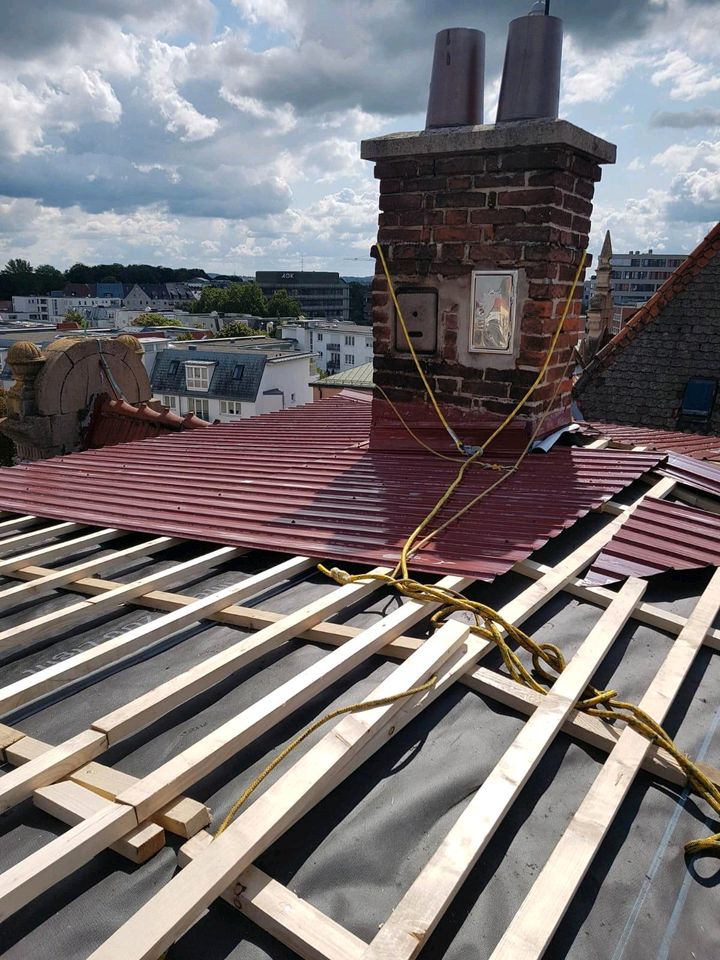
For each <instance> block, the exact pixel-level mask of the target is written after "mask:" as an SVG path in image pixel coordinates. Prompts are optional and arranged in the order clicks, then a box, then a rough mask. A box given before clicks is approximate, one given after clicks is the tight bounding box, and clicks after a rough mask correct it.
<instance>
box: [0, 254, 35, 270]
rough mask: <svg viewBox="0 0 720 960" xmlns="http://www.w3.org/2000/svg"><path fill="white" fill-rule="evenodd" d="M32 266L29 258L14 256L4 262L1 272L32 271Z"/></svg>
mask: <svg viewBox="0 0 720 960" xmlns="http://www.w3.org/2000/svg"><path fill="white" fill-rule="evenodd" d="M32 272H33V268H32V264H31V263H30V261H29V260H23V259H22V258H21V257H14V258H13V259H12V260H8V262H7V263H6V264H5V269H4V270H3V273H14V274H18V273H32Z"/></svg>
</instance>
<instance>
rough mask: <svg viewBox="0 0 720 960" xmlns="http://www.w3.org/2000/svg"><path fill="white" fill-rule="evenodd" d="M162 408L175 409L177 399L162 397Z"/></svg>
mask: <svg viewBox="0 0 720 960" xmlns="http://www.w3.org/2000/svg"><path fill="white" fill-rule="evenodd" d="M162 402H163V406H164V407H169V408H170V409H171V410H174V409H175V408H176V407H177V397H163V398H162Z"/></svg>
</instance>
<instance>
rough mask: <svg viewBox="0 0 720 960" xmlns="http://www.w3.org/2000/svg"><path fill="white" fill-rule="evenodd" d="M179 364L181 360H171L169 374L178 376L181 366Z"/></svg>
mask: <svg viewBox="0 0 720 960" xmlns="http://www.w3.org/2000/svg"><path fill="white" fill-rule="evenodd" d="M179 366H180V361H179V360H171V361H170V366H169V367H168V374H169V375H170V376H171V377H174V376H176V375H177V372H178V367H179Z"/></svg>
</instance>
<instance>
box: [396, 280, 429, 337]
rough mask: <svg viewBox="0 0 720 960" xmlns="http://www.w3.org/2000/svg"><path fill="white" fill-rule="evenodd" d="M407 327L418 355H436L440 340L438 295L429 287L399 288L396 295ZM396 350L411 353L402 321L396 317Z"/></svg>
mask: <svg viewBox="0 0 720 960" xmlns="http://www.w3.org/2000/svg"><path fill="white" fill-rule="evenodd" d="M396 296H397V300H398V303H399V304H400V309H401V310H402V315H403V319H404V320H405V326H406V327H407V329H408V334H409V335H410V339H411V340H412V345H413V347H414V348H415V350H416V351H417V352H418V353H435V352H436V351H437V339H438V294H437V290H429V289H428V288H427V287H399V288H398V290H397V293H396ZM395 349H396V350H397V352H398V353H409V352H410V351H409V349H408V345H407V341H406V340H405V335H404V334H403V330H402V326H401V325H400V320H399V319H398V317H395Z"/></svg>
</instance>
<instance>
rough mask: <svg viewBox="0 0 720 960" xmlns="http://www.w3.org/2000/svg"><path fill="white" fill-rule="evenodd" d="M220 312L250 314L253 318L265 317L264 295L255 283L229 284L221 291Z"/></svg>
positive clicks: (266, 305)
mask: <svg viewBox="0 0 720 960" xmlns="http://www.w3.org/2000/svg"><path fill="white" fill-rule="evenodd" d="M223 292H224V294H225V296H224V298H223V306H222V310H223V312H224V313H250V314H252V315H253V316H254V317H266V316H267V308H268V304H267V300H266V299H265V294H264V293H263V292H262V290H261V289H260V287H259V286H258V285H257V284H256V283H231V284H230V286H229V287H228V288H227V290H225V291H223Z"/></svg>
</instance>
